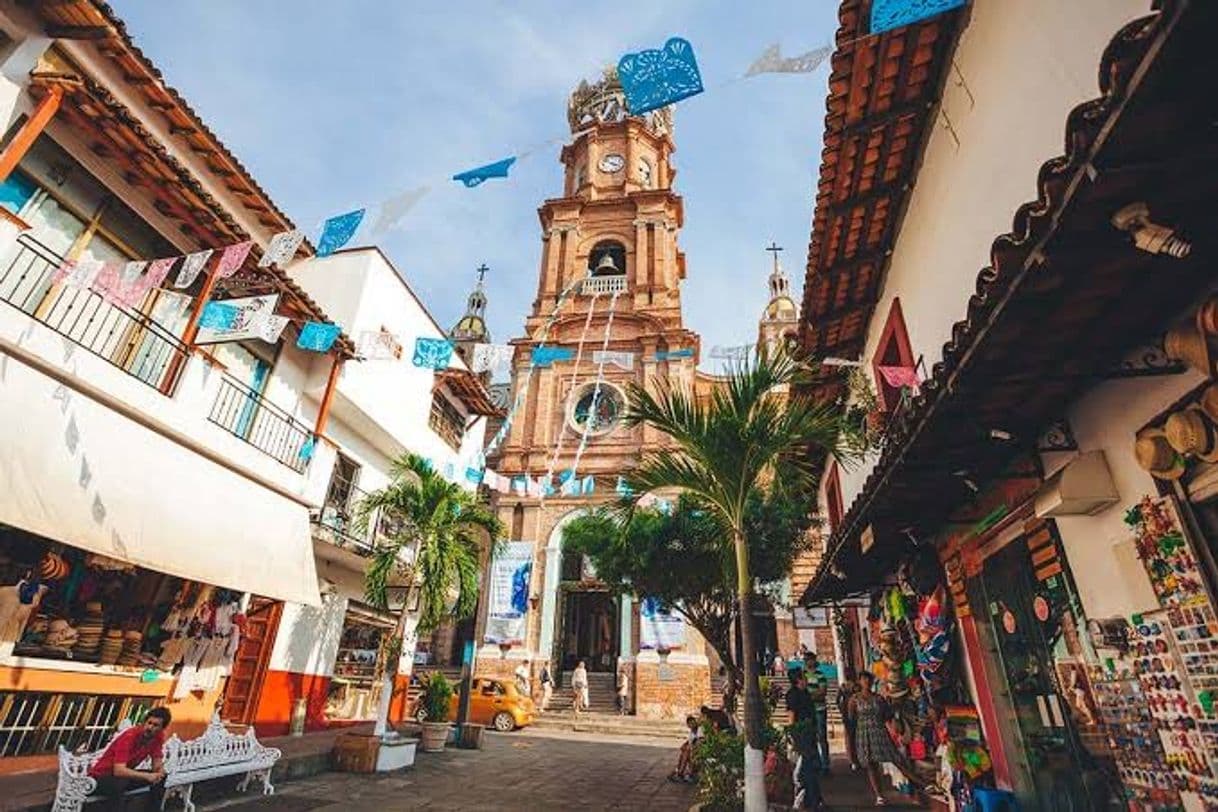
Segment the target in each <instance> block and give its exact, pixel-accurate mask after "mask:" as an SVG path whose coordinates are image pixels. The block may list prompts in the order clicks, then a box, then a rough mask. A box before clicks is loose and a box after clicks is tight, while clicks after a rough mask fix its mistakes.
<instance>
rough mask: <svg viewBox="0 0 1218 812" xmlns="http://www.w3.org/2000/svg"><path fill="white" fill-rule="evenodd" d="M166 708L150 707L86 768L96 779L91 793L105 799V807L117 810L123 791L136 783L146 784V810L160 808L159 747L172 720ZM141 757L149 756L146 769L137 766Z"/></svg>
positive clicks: (162, 790)
mask: <svg viewBox="0 0 1218 812" xmlns="http://www.w3.org/2000/svg"><path fill="white" fill-rule="evenodd" d="M172 718H173V717H172V716H171V715H170V713H169V710H168V709H166V708H153V709H152V710H150V711H148V715H147V716H145V717H144V722H143V724H139V725H133V726H131V727H129V728H127V729H126V730H124V731H123V732H122V733H120V734H119V735H118V736H117V737H115V739H114V741H112V742H110V746H109V747H107V748H106V752H104V753H102V755H101V758H99V759H98V760H97V762H96V763H95V764H94V765H93V766H92V767H90V768H89V775H91V776H93V777H94V778H96V779H97V790H96V791H95V793H94V794H95V795H98V796H101V797H102V798H105V799H107V800H106V803H105V807H104V808H105V809H109V810H121V809H122V808H123V795H124V794H125V793H127V792H130V791H131V790H135V789H139V788H140V787H148V795H147V797H146V799H145V801H144V809H145V810H146V812H154V810H160V808H161V798H162V797H164V795H165V770H164V756H163V755H162V747H163V746H164V744H165V729H166V728H167V727H169V722H170V721H171V720H172ZM145 759H151V760H152V768H151V769H149V770H141V769H137V768H138V767H139V766H140V764H141V763H142V762H143V761H144V760H145Z"/></svg>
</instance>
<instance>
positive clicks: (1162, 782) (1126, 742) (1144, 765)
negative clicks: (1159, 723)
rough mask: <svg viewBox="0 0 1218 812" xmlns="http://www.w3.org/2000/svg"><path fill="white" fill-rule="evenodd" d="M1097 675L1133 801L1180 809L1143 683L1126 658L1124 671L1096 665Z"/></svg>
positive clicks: (1102, 711) (1101, 706)
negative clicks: (1107, 669) (1114, 672)
mask: <svg viewBox="0 0 1218 812" xmlns="http://www.w3.org/2000/svg"><path fill="white" fill-rule="evenodd" d="M1091 678H1092V679H1091V685H1092V692H1093V693H1094V695H1095V704H1096V707H1097V708H1098V710H1099V716H1100V723H1101V724H1102V725H1103V726H1104V732H1105V734H1106V735H1107V737H1108V741H1109V745H1110V747H1111V748H1112V756H1113V759H1114V760H1115V761H1116V766H1117V772H1118V773H1119V775H1120V777H1121V782H1122V783H1123V784H1124V785H1125V788H1126V791H1127V800H1128V801H1129V802H1130V803H1131V804H1133V805H1135V808H1138V809H1162V808H1164V807H1168V808H1171V807H1178V805H1179V803H1180V794H1179V793H1178V792H1177V791H1176V789H1175V786H1176V779H1175V777H1174V776H1173V775H1172V772H1171V769H1170V768H1169V767H1168V765H1167V757H1166V754H1165V753H1164V752H1163V744H1162V742H1161V741H1160V740H1159V737H1158V734H1157V730H1156V726H1155V724H1154V720H1153V719H1152V718H1151V715H1150V706H1149V705H1148V704H1147V703H1146V697H1145V695H1144V694H1143V693H1142V684H1141V681H1140V680H1138V678H1137V677H1135V676H1133V671H1132V667H1131V665H1130V663H1129V662H1128V661H1122V662H1121V672H1120V673H1119V674H1109V673H1107V672H1105V671H1104V670H1103V669H1102V668H1099V667H1096V668H1093V669H1092V671H1091Z"/></svg>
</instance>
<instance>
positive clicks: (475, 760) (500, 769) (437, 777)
mask: <svg viewBox="0 0 1218 812" xmlns="http://www.w3.org/2000/svg"><path fill="white" fill-rule="evenodd" d="M675 748H676V745H675V743H674V742H673V741H671V740H666V739H647V738H641V737H637V736H632V737H608V736H604V735H601V734H583V733H563V732H560V731H538V730H534V731H521V732H517V733H511V734H494V733H488V734H487V736H486V738H485V740H484V745H483V749H482V750H481V751H476V750H473V751H471V750H455V749H448V750H445V751H444V752H443V753H440V754H426V753H420V754H419V756H418V760H417V761H416V762H415V766H414V767H413V768H412V769H409V770H406V771H404V772H401V773H395V774H390V775H378V776H367V775H354V774H350V773H326V774H324V775H320V776H316V777H313V778H308V779H304V780H300V781H292V782H288V783H283V784H281V785H280V786H279V787H278V794H277V795H274V796H271V797H269V798H259V799H254V800H251V799H249V798H248V797H245V798H242V797H239V796H237V797H233V798H230V799H227V800H225V801H222V802H219V803H216V804H214V805H209V806H208V809H209V811H210V810H213V809H225V810H226V811H227V812H246V810H249V812H255V810H256V811H257V812H338V810H352V812H362V810H369V811H370V810H398V809H403V810H405V809H427V810H471V809H479V810H481V809H496V810H526V809H527V810H538V809H553V810H559V809H563V810H566V809H590V810H599V809H606V810H608V809H612V810H648V811H649V812H651V811H652V810H654V812H665V810H681V811H682V812H684V810H688V809H689V808H690V807H692V806H694V805H695V804H696V803H697V799H696V797H695V795H696V793H695V788H694V787H692V786H687V785H684V784H675V783H672V782H670V781H668V780H667V776H668V773H669V772H670V771H671V770H672V767H673V763H674V760H675V753H676V749H675ZM825 796H826V800H827V801H828V802H829V804H830V808H831V809H834V810H846V809H871V808H874V807H873V805H872V803H871V800H872V799H871V797H870V793H869V792H867V790H866V780H865V779H864V778H863V777H862V775H861V774H858V773H850V772H849V770H848V768H845V765H839V766H838V768H837V770H836V771H835V774H834V775H833V776H831V777H830V778H829V779H828V780H827V782H826V785H825ZM888 799H889V803H890V807H891V808H896V809H901V808H912V807H903V806H902V804H900V803H899V802H898V800H899V798H898V796H896V795H895V794H892V793H890V794H889V795H888Z"/></svg>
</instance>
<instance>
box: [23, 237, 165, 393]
mask: <svg viewBox="0 0 1218 812" xmlns="http://www.w3.org/2000/svg"><path fill="white" fill-rule="evenodd" d="M62 264H63V258H62V257H60V256H59V255H58V254H56V253H55V252H54V251H52V250H51V249H49V248H47V247H46V246H45V245H42V244H41V243H39V242H38V241H37V240H35V239H33V238H32V237H30V236H28V235H25V234H22V235H21V236H19V237H17V242H16V246H15V248H14V250H13V251H12V252H11V253H10V254H9V255H8V257H7V258H6V259H5V260H3V262H2V263H0V300H3V301H5V302H7V303H8V304H9V305H11V306H12V307H15V308H17V309H18V310H20V311H21V312H23V313H25V314H26V315H28V316H30V317H32V318H34V319H36V320H37V321H39V322H41V323H42V324H44V325H46V326H47V327H49V328H50V329H52V330H54V331H55V332H56V333H59V335H61V336H63V337H64V338H66V339H68V340H70V341H72V342H73V343H75V344H76V345H77V346H79V347H81V348H83V349H85V350H88V351H89V352H91V353H93V354H94V355H96V356H98V357H99V358H102V359H104V360H105V361H107V362H109V363H110V364H113V365H114V366H115V367H117V368H119V369H121V370H122V371H123V372H126V373H127V374H128V375H130V376H131V377H133V378H136V379H137V380H140V381H142V382H143V383H145V384H147V385H148V386H151V387H152V388H153V389H156V390H157V391H158V392H161V393H162V394H165V395H172V394H173V391H174V389H175V388H176V386H177V382H178V377H179V375H180V374H181V371H182V368H183V366H184V363H185V360H186V356H187V349H186V345H185V344H183V343H182V342H181V341H180V340H179V339H178V338H177V337H176V336H174V335H173V334H172V333H170V332H169V331H168V330H166V329H165V328H164V327H162V326H161V325H159V324H157V323H156V322H155V321H153V320H152V319H150V318H148V317H147V316H145V315H144V314H143V313H140V312H138V311H135V310H128V309H126V308H123V307H118V306H116V305H113V304H111V303H110V302H107V301H106V300H105V299H104V298H103V297H102V296H101V295H99V294H97V293H94V292H93V291H91V290H86V289H84V288H78V287H73V286H70V285H64V284H58V285H57V284H54V283H52V281H51V277H52V275H53V274H54V273H55V270H56V269H57V268H59V266H60V265H62Z"/></svg>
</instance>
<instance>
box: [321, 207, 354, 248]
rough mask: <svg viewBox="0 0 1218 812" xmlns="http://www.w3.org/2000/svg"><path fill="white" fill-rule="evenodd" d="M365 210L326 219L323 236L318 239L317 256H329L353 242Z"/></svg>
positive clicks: (322, 230)
mask: <svg viewBox="0 0 1218 812" xmlns="http://www.w3.org/2000/svg"><path fill="white" fill-rule="evenodd" d="M364 212H365V209H356V210H355V211H349V212H347V213H346V214H339V215H336V216H334V217H331V218H330V219H328V220H326V222H325V224H324V225H323V226H322V228H321V238H320V239H319V240H318V241H317V256H319V257H328V256H330V255H331V254H333V253H334V252H335V251H337V250H338V249H340V248H342V247H343V246H344V245H346V244H347V243H349V242H351V238H352V237H354V236H355V232H356V230H357V229H358V228H359V224H360V223H362V222H363V221H364Z"/></svg>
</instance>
